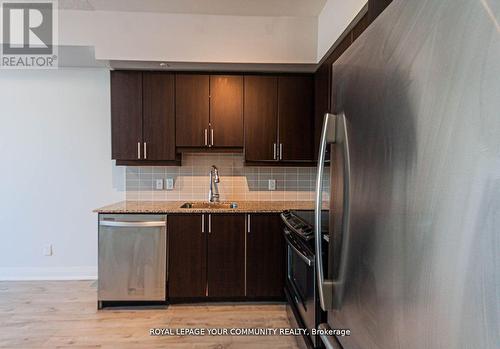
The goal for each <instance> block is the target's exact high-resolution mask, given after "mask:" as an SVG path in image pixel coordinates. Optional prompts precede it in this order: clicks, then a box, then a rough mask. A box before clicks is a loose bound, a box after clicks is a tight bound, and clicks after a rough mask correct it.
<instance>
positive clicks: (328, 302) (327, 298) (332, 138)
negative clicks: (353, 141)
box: [314, 113, 350, 311]
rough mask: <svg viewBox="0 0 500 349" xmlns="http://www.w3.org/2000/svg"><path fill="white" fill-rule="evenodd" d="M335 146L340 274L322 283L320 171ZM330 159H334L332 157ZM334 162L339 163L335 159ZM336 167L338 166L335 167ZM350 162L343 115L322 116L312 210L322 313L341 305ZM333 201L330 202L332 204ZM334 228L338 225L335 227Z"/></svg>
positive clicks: (321, 180)
mask: <svg viewBox="0 0 500 349" xmlns="http://www.w3.org/2000/svg"><path fill="white" fill-rule="evenodd" d="M331 143H335V144H336V146H338V147H339V149H340V148H342V150H343V152H342V156H341V157H339V158H340V159H341V160H343V161H342V164H341V166H342V167H343V169H342V170H343V171H341V173H338V174H337V173H336V174H335V175H336V177H338V178H340V179H341V180H342V181H343V185H342V190H343V199H342V200H341V201H342V205H341V206H342V207H340V208H339V209H338V210H339V211H340V210H342V211H341V212H342V214H341V217H342V221H341V224H340V225H339V226H341V230H342V231H341V234H342V235H341V236H342V245H341V246H340V261H339V272H338V276H337V277H336V279H333V280H332V279H325V277H324V271H323V263H322V260H321V256H322V251H321V249H322V244H321V241H322V239H321V210H322V206H323V197H322V194H323V190H322V189H323V188H322V184H323V170H324V167H325V154H326V148H327V144H331ZM332 156H333V155H332ZM335 161H338V159H337V158H335ZM335 166H337V165H335ZM349 195H350V158H349V139H348V134H347V121H346V118H345V114H343V113H342V114H339V115H333V114H328V113H327V114H325V118H324V121H323V130H322V132H321V142H320V150H319V155H318V173H317V177H316V202H315V209H314V223H315V224H314V227H315V229H314V235H315V245H316V273H317V280H318V294H319V300H320V305H321V308H322V309H323V310H325V311H328V310H331V309H338V308H339V307H340V305H341V303H342V298H343V292H344V282H345V274H346V269H347V251H348V249H349V246H348V244H349V206H350V200H349ZM334 199H335V198H332V199H331V200H334ZM336 226H337V225H336ZM333 228H334V227H330V229H333Z"/></svg>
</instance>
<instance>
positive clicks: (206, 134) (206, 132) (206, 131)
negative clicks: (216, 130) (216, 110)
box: [205, 129, 208, 146]
mask: <svg viewBox="0 0 500 349" xmlns="http://www.w3.org/2000/svg"><path fill="white" fill-rule="evenodd" d="M207 145H208V130H207V129H205V146H207Z"/></svg>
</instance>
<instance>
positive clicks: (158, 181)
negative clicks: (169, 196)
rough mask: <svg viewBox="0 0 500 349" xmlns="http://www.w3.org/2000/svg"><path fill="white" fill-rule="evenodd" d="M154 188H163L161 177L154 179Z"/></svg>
mask: <svg viewBox="0 0 500 349" xmlns="http://www.w3.org/2000/svg"><path fill="white" fill-rule="evenodd" d="M156 190H163V179H157V180H156Z"/></svg>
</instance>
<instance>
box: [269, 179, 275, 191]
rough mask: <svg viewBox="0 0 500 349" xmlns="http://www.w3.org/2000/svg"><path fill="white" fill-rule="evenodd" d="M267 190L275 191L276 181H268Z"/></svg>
mask: <svg viewBox="0 0 500 349" xmlns="http://www.w3.org/2000/svg"><path fill="white" fill-rule="evenodd" d="M268 189H269V190H276V179H270V180H269V184H268Z"/></svg>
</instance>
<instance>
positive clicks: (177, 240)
mask: <svg viewBox="0 0 500 349" xmlns="http://www.w3.org/2000/svg"><path fill="white" fill-rule="evenodd" d="M205 216H206V215H205ZM204 218H206V217H204ZM203 221H204V219H203V215H201V214H197V215H191V214H180V215H169V216H168V219H167V224H168V234H169V236H168V239H169V268H168V270H169V277H168V292H169V297H171V298H192V297H205V296H206V292H207V273H206V266H207V238H206V233H205V232H204V231H203V230H205V229H203V228H202V224H203V223H204V222H203Z"/></svg>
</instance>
